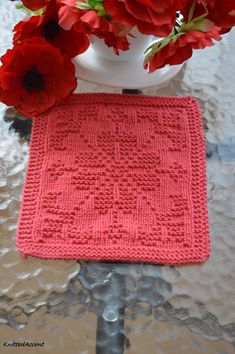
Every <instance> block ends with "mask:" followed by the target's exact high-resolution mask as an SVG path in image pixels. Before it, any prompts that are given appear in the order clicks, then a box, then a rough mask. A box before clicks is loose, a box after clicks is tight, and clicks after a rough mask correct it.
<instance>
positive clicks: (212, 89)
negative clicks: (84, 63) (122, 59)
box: [0, 0, 235, 354]
mask: <svg viewBox="0 0 235 354" xmlns="http://www.w3.org/2000/svg"><path fill="white" fill-rule="evenodd" d="M23 16H24V14H23V13H22V12H21V11H19V10H16V9H15V4H14V3H13V2H10V1H6V0H5V1H1V2H0V23H1V42H0V54H1V55H2V54H3V53H4V52H5V51H6V49H7V48H9V47H10V46H11V39H12V32H11V29H12V28H13V24H15V23H17V22H18V21H19V20H20V19H21V18H23ZM234 55H235V31H231V32H230V33H228V34H226V35H225V36H224V39H223V41H222V42H218V43H216V45H215V46H214V47H211V48H207V49H206V50H204V51H196V52H195V54H194V56H193V57H192V58H191V59H189V60H188V61H187V62H186V63H185V64H184V66H183V68H182V70H181V71H180V72H179V73H178V74H177V76H175V77H174V79H172V80H171V81H170V82H169V83H167V84H165V85H164V86H161V87H160V88H151V89H145V90H144V91H143V93H144V94H148V95H182V96H184V95H186V96H188V95H192V96H193V97H195V98H196V99H197V100H198V102H199V104H200V107H201V110H202V115H203V126H204V133H205V136H206V140H207V191H208V208H209V223H210V235H211V255H210V258H209V259H208V261H206V262H205V263H204V264H202V265H187V266H180V267H173V266H159V265H151V264H142V263H136V264H135V263H132V264H127V263H110V262H84V261H82V262H79V261H65V260H43V259H39V258H35V257H28V258H27V259H24V258H23V256H22V255H21V254H20V253H19V252H18V251H17V249H16V245H15V238H16V228H17V221H18V216H19V210H20V205H21V200H22V199H21V198H22V188H23V183H24V178H25V172H26V167H27V161H28V157H29V142H30V130H31V122H30V121H22V120H20V119H17V118H16V117H15V113H14V111H12V110H8V111H6V107H5V106H4V105H3V104H0V114H1V121H0V235H1V237H0V263H1V268H0V325H1V327H0V338H1V343H0V346H1V349H0V352H1V353H5V352H6V350H8V352H12V353H13V352H14V353H20V354H21V353H24V352H25V351H26V350H27V348H20V347H11V348H10V347H8V348H4V343H5V342H14V341H15V342H24V341H28V342H44V343H45V345H44V346H43V348H41V347H37V348H34V349H33V352H35V353H42V352H49V353H57V354H60V353H64V350H65V349H66V350H67V349H68V351H70V353H71V354H75V353H79V354H93V353H102V354H105V353H108V354H112V353H128V354H140V353H146V354H154V353H157V354H163V353H167V354H174V353H177V354H179V353H186V354H188V353H191V354H198V353H207V354H232V353H235V347H234V346H235V296H234V293H235V260H234V258H235V257H234V252H235V237H234V236H235V99H234V98H235V65H234ZM77 92H121V90H119V89H110V88H107V87H102V86H97V85H93V84H88V83H86V82H82V81H79V86H78V89H77ZM29 350H30V349H29ZM28 352H29V351H28Z"/></svg>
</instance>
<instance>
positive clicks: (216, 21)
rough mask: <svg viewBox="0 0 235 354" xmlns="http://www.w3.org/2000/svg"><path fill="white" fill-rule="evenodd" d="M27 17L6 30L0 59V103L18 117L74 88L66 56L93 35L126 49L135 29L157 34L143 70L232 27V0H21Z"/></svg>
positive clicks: (176, 59) (179, 57) (177, 58)
mask: <svg viewBox="0 0 235 354" xmlns="http://www.w3.org/2000/svg"><path fill="white" fill-rule="evenodd" d="M17 7H18V8H22V9H24V10H25V11H27V12H29V13H30V14H31V16H30V17H27V18H26V19H25V20H23V21H21V22H19V23H18V24H17V25H16V26H15V28H14V29H13V32H14V36H13V45H14V46H13V48H12V49H9V50H8V51H7V52H6V54H5V55H3V56H2V57H1V62H2V65H1V67H0V101H1V102H3V103H5V104H6V105H9V106H12V105H13V106H15V107H16V109H17V110H18V111H19V112H20V113H21V114H23V115H25V116H31V117H33V116H36V115H38V114H40V113H42V112H44V111H46V110H47V109H49V108H50V107H52V106H54V105H56V104H58V103H60V102H62V101H63V100H64V99H65V98H66V97H68V96H69V95H70V94H71V93H72V92H73V91H74V89H75V88H76V86H77V79H76V77H75V68H74V64H73V63H72V61H71V59H72V58H73V57H75V56H77V55H79V54H82V53H84V52H85V51H86V50H87V49H88V47H89V45H90V40H89V36H90V35H95V36H97V37H98V38H100V39H101V40H103V41H104V43H105V44H106V45H107V46H108V47H112V48H113V50H114V52H115V54H117V55H118V54H119V51H120V50H121V51H126V50H128V49H129V45H130V44H129V42H128V38H129V37H130V36H132V37H133V35H132V29H133V28H137V29H138V30H139V32H141V33H142V34H145V35H154V36H156V37H160V39H159V40H157V41H156V42H154V43H153V44H152V45H151V46H149V47H148V48H147V49H146V56H145V60H144V63H143V65H144V68H145V69H148V70H149V72H150V73H151V72H154V71H155V70H157V69H159V68H162V67H164V66H165V65H175V64H180V63H182V62H184V61H185V60H186V59H188V58H189V57H191V56H192V53H193V49H200V48H205V47H207V46H212V45H213V44H214V40H220V39H221V35H223V34H225V33H226V32H228V31H230V29H231V28H232V27H233V26H234V25H235V0H223V1H222V0H164V1H161V0H22V3H21V4H18V5H17Z"/></svg>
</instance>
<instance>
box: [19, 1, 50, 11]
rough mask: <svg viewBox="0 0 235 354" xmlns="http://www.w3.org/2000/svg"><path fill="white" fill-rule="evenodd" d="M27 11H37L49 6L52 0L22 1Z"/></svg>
mask: <svg viewBox="0 0 235 354" xmlns="http://www.w3.org/2000/svg"><path fill="white" fill-rule="evenodd" d="M21 1H22V3H23V4H24V6H25V7H27V9H30V10H33V11H37V10H39V9H41V8H43V7H44V6H46V5H47V4H48V2H49V1H50V0H21Z"/></svg>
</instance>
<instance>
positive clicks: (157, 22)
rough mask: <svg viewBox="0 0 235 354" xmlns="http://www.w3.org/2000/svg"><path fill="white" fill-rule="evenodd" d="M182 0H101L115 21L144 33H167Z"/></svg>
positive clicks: (163, 34) (171, 26)
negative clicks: (135, 27)
mask: <svg viewBox="0 0 235 354" xmlns="http://www.w3.org/2000/svg"><path fill="white" fill-rule="evenodd" d="M184 2H185V1H184V0H164V1H161V0H103V4H104V8H105V10H106V11H107V12H108V13H109V14H110V15H111V16H112V18H113V20H114V21H115V22H117V23H120V24H123V25H124V26H127V27H129V28H131V27H134V26H137V27H138V29H139V31H140V32H142V33H144V34H152V35H155V36H159V37H161V36H165V35H168V34H169V33H170V32H171V30H172V28H173V26H174V24H175V20H176V11H177V10H179V9H180V7H182V4H183V3H184Z"/></svg>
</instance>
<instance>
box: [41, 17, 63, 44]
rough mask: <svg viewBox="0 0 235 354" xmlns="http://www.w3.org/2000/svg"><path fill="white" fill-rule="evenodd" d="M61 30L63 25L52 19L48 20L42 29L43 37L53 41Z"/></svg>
mask: <svg viewBox="0 0 235 354" xmlns="http://www.w3.org/2000/svg"><path fill="white" fill-rule="evenodd" d="M60 30H61V27H60V26H59V25H58V23H57V22H55V21H51V22H48V23H47V24H46V25H45V26H44V28H43V31H42V34H43V37H44V38H45V39H46V40H47V41H48V42H50V41H53V40H54V39H55V38H56V36H57V35H58V33H59V31H60Z"/></svg>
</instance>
